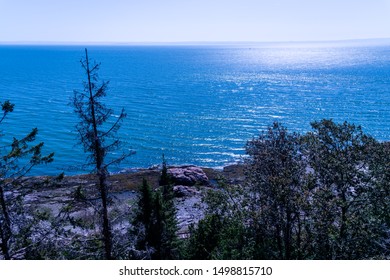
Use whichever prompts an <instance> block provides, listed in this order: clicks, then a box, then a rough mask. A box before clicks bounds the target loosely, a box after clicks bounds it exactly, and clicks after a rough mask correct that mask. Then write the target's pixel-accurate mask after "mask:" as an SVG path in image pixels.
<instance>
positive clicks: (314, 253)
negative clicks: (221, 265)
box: [186, 120, 390, 259]
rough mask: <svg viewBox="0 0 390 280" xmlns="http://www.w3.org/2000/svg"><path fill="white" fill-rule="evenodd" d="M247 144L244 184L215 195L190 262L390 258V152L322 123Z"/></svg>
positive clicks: (194, 233) (273, 131) (350, 130)
mask: <svg viewBox="0 0 390 280" xmlns="http://www.w3.org/2000/svg"><path fill="white" fill-rule="evenodd" d="M312 127H313V131H311V132H308V133H307V134H305V135H303V136H300V135H298V134H295V133H289V132H288V131H287V129H286V128H284V127H283V126H281V125H280V124H278V123H274V124H273V126H271V127H269V128H268V130H266V131H265V132H263V133H261V134H260V135H259V137H258V138H254V139H252V140H251V141H248V143H247V145H246V151H247V154H248V158H247V159H246V160H245V166H246V180H245V182H244V183H243V184H240V185H231V186H229V185H224V184H223V185H221V186H220V188H219V190H217V191H212V192H209V193H208V195H207V196H206V200H205V202H206V203H207V205H208V208H207V211H206V215H205V218H204V219H203V220H201V221H200V222H199V223H198V225H194V226H193V227H192V228H191V235H190V237H189V238H188V242H187V247H186V250H187V255H186V257H187V258H190V259H214V258H215V259H237V258H239V259H371V258H375V259H388V258H390V250H389V249H390V244H389V243H390V242H389V240H390V234H389V233H390V231H389V229H390V227H389V213H390V209H389V207H390V200H389V199H390V196H389V193H390V187H389V182H390V177H389V175H390V166H389V162H390V145H389V144H388V143H378V142H377V141H376V140H375V139H373V138H372V137H370V136H368V135H366V134H364V133H363V131H362V129H361V127H359V126H355V125H353V124H349V123H347V122H345V123H342V124H337V123H334V122H333V121H332V120H322V121H319V122H313V123H312Z"/></svg>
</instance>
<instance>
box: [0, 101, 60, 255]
mask: <svg viewBox="0 0 390 280" xmlns="http://www.w3.org/2000/svg"><path fill="white" fill-rule="evenodd" d="M13 109H14V104H12V103H11V102H10V101H5V102H4V103H1V110H2V112H3V115H2V117H1V118H0V123H2V122H3V120H4V119H5V118H6V117H7V115H8V114H9V113H11V112H13ZM37 134H38V129H37V128H34V129H32V131H31V132H30V133H28V134H27V135H26V136H25V137H24V138H22V139H16V138H14V139H13V141H12V143H10V144H9V145H6V146H3V147H1V150H0V153H1V154H0V248H1V252H2V255H3V258H4V259H12V258H20V257H21V253H20V250H22V249H23V248H25V247H26V246H28V242H29V240H30V237H31V235H32V229H33V227H34V224H35V222H36V221H35V220H34V219H33V218H32V217H28V215H26V213H25V208H24V205H23V198H24V196H25V195H26V194H27V192H28V191H30V190H29V189H26V188H24V183H25V181H26V178H25V176H26V175H27V174H28V172H29V171H30V170H31V169H32V168H33V167H34V166H36V165H39V164H47V163H50V162H52V161H53V157H54V153H51V154H49V155H46V156H44V155H42V148H43V142H41V143H38V144H34V141H35V139H36V136H37ZM0 136H3V135H0ZM6 193H8V194H6Z"/></svg>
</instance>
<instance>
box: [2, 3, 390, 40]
mask: <svg viewBox="0 0 390 280" xmlns="http://www.w3.org/2000/svg"><path fill="white" fill-rule="evenodd" d="M370 38H390V0H0V43H7V42H11V43H12V42H14V43H18V42H29V43H31V42H36V43H39V42H60V43H61V42H62V43H67V42H68V43H77V42H95V43H110V42H111V43H131V42H135V43H136V42H145V43H148V42H226V41H227V42H248V41H250V42H254V41H256V42H278V41H282V42H286V41H288V42H290V41H328V40H349V39H370Z"/></svg>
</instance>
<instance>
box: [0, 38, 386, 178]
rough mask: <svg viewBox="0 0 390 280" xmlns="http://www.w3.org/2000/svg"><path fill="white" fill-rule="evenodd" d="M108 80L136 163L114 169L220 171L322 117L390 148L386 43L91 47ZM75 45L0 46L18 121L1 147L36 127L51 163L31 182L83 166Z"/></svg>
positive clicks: (1, 71) (2, 75)
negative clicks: (279, 128)
mask: <svg viewBox="0 0 390 280" xmlns="http://www.w3.org/2000/svg"><path fill="white" fill-rule="evenodd" d="M88 50H89V55H90V57H91V58H92V59H94V60H96V61H98V62H101V70H100V72H99V74H100V78H101V79H103V80H109V81H110V85H109V91H108V96H109V98H107V100H106V103H107V104H108V105H109V106H111V107H113V108H114V110H115V111H116V112H119V111H120V108H121V107H124V108H125V110H126V112H127V118H126V119H125V121H124V123H123V126H122V128H121V130H120V131H119V136H120V137H121V138H122V140H124V141H125V145H124V149H125V150H129V149H132V150H134V151H136V154H135V155H133V156H131V157H130V158H129V159H128V160H127V161H126V162H125V163H123V164H122V165H121V166H118V167H115V168H113V169H111V171H114V172H115V171H118V170H120V169H122V168H126V167H129V168H134V167H148V166H151V165H154V164H159V163H160V162H161V155H162V154H163V153H164V154H165V157H166V159H167V160H168V163H169V164H187V163H189V164H197V165H201V166H210V167H217V166H223V165H226V164H229V163H232V162H235V161H237V160H239V159H240V158H241V157H242V156H243V155H244V154H245V151H244V145H245V143H246V141H247V140H249V139H251V138H252V137H254V136H256V135H258V133H259V132H260V131H262V130H263V129H264V128H266V126H268V125H270V124H272V122H274V121H280V122H282V123H283V124H284V125H285V126H287V127H288V128H289V129H290V130H291V131H298V132H302V133H303V132H306V131H308V130H310V122H311V121H314V120H320V119H322V118H333V119H334V120H335V121H338V122H342V121H345V120H346V121H349V122H353V123H355V124H359V125H361V126H362V127H363V129H364V131H365V132H366V133H368V134H371V135H372V136H374V137H376V138H377V139H379V140H390V122H389V120H390V45H388V46H386V45H382V46H357V45H343V44H337V43H335V44H325V45H320V44H311V45H308V44H289V45H287V44H277V45H269V44H263V45H261V44H260V45H217V46H89V47H88ZM83 54H84V47H82V46H0V101H4V100H7V99H10V100H11V101H12V102H13V103H15V106H16V107H15V111H14V112H13V113H12V114H10V115H9V118H8V119H7V120H6V121H5V122H3V123H2V125H1V126H0V128H1V130H2V131H3V134H5V136H3V137H2V138H1V139H0V141H1V142H2V144H4V143H6V142H7V141H10V140H11V139H12V137H17V138H19V137H22V136H23V135H25V134H26V133H27V132H29V131H30V130H31V128H33V127H38V129H39V137H38V139H37V141H44V142H45V149H44V151H46V152H51V151H54V152H55V161H54V162H53V163H52V164H50V165H47V166H42V167H37V168H35V169H34V170H33V172H32V174H56V173H58V172H59V171H61V170H64V169H65V170H66V173H67V174H72V173H80V172H85V171H86V170H72V167H74V166H81V165H82V164H83V163H84V162H85V155H84V154H83V150H82V148H81V146H79V145H77V135H76V133H75V130H74V125H75V123H76V122H77V118H76V116H75V114H74V113H73V109H72V107H70V106H69V105H68V103H69V101H70V98H71V97H72V95H73V90H75V89H76V90H82V89H83V85H82V81H83V80H85V77H84V74H83V72H82V69H81V67H80V63H79V61H80V59H81V58H82V56H83Z"/></svg>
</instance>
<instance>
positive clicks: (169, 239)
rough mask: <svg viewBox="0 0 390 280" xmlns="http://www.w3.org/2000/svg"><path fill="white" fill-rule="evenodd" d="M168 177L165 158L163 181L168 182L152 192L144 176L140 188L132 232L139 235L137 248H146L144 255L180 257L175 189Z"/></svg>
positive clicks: (149, 256) (157, 257)
mask: <svg viewBox="0 0 390 280" xmlns="http://www.w3.org/2000/svg"><path fill="white" fill-rule="evenodd" d="M164 170H165V171H164ZM169 181H170V180H169V177H168V175H167V168H166V162H165V160H163V169H162V175H161V178H160V183H167V182H168V183H167V184H166V185H162V186H160V187H159V188H158V189H156V190H155V191H154V192H152V191H151V189H150V186H149V185H148V184H147V182H146V180H144V181H143V184H142V187H141V189H140V198H139V200H138V213H137V214H136V216H135V219H134V221H133V222H132V224H133V227H134V230H133V232H132V235H135V236H136V237H137V242H136V250H137V251H143V252H145V253H144V254H143V255H141V258H150V259H168V260H169V259H178V258H179V257H180V247H181V242H180V240H179V238H178V236H177V230H178V226H177V218H176V207H175V203H174V192H173V186H172V185H171V184H170V183H169Z"/></svg>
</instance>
